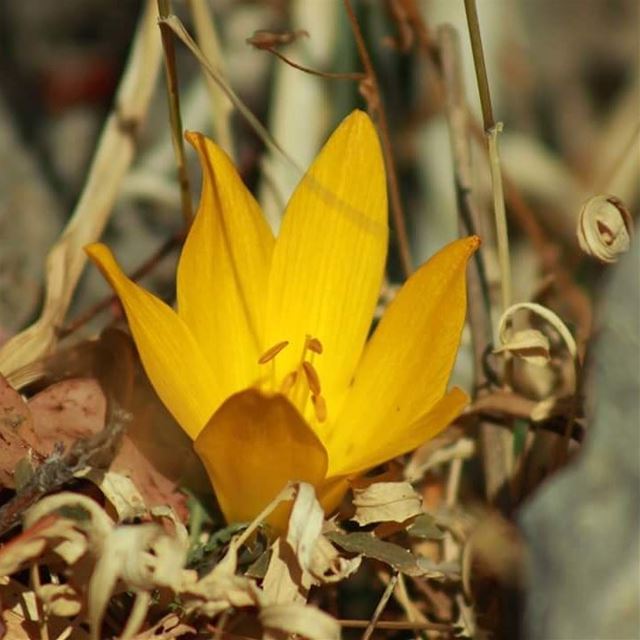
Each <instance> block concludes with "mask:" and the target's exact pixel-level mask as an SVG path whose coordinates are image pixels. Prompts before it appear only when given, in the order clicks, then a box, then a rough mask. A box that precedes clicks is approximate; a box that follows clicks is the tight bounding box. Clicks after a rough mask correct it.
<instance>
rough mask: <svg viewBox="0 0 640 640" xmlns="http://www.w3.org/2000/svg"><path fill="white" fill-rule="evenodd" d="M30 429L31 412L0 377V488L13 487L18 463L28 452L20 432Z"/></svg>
mask: <svg viewBox="0 0 640 640" xmlns="http://www.w3.org/2000/svg"><path fill="white" fill-rule="evenodd" d="M30 428H31V412H30V411H29V407H28V406H27V404H26V402H25V401H24V400H23V399H22V396H20V394H19V393H18V392H17V391H16V390H15V389H14V388H13V387H11V385H10V384H9V383H8V382H7V381H6V380H5V379H4V378H3V377H2V376H0V487H8V488H10V489H13V488H14V487H15V478H14V472H15V468H16V465H17V464H18V461H19V460H21V459H22V458H24V457H25V456H26V455H27V454H28V452H29V444H28V443H27V442H26V441H25V440H24V438H23V437H22V435H21V432H22V431H24V430H27V431H28V430H29V429H30Z"/></svg>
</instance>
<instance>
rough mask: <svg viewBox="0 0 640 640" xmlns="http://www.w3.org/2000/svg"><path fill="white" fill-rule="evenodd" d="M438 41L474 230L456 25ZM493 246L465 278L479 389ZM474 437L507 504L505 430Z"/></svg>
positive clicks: (491, 487)
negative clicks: (487, 258)
mask: <svg viewBox="0 0 640 640" xmlns="http://www.w3.org/2000/svg"><path fill="white" fill-rule="evenodd" d="M438 44H439V46H440V53H441V59H442V77H443V84H444V90H445V98H446V103H445V105H446V111H447V123H448V125H449V137H450V141H451V151H452V157H453V165H454V167H453V168H454V176H455V187H456V195H457V201H458V215H459V219H460V227H461V229H462V232H463V233H467V234H468V233H476V232H477V230H478V229H480V228H481V225H482V212H481V211H480V210H479V208H478V206H477V202H476V201H475V199H474V197H473V192H472V182H471V151H470V146H471V145H470V139H469V114H468V109H467V104H466V97H465V87H464V81H463V78H462V69H461V56H460V43H459V38H458V34H457V32H456V30H455V29H454V28H453V27H451V26H450V25H444V26H442V27H440V28H439V29H438ZM493 249H494V248H493V247H492V246H491V245H490V243H486V244H485V245H484V246H483V249H482V251H481V252H479V253H478V254H476V256H474V259H473V261H472V262H471V264H470V268H469V272H468V278H467V283H468V284H467V288H468V293H467V300H468V305H469V326H470V328H471V342H472V347H473V361H474V368H473V370H474V391H475V393H476V395H477V394H478V393H482V392H483V391H482V390H483V388H484V387H485V386H486V383H487V381H486V379H485V375H484V366H483V364H484V353H485V351H486V349H487V347H488V345H489V344H490V342H491V339H492V327H491V317H490V306H491V300H490V296H489V291H488V284H487V282H486V269H485V268H484V264H483V261H482V260H483V254H486V253H487V251H492V250H493ZM478 428H479V433H480V437H479V442H480V450H481V455H482V459H483V468H484V473H485V495H486V496H487V499H488V500H490V501H491V502H495V501H498V502H500V504H501V506H502V507H503V508H504V509H507V507H508V502H509V501H508V496H507V495H506V493H505V492H504V491H503V489H504V487H506V486H508V479H509V477H510V475H511V469H512V465H513V462H512V455H511V451H512V447H511V435H510V433H509V432H508V431H507V430H505V429H503V428H502V426H501V425H500V424H496V423H495V422H493V421H491V420H488V419H484V420H482V421H481V422H480V424H479V427H478Z"/></svg>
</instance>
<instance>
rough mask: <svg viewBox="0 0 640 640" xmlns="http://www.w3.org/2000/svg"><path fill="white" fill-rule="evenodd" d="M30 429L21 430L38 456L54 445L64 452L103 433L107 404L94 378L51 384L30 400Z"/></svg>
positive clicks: (47, 452)
mask: <svg viewBox="0 0 640 640" xmlns="http://www.w3.org/2000/svg"><path fill="white" fill-rule="evenodd" d="M29 409H30V410H31V414H32V416H33V423H32V425H31V428H30V429H28V428H26V426H25V428H22V429H21V430H20V433H21V435H22V436H23V437H24V439H25V440H26V441H27V442H28V443H29V444H30V445H31V447H33V449H34V450H36V451H37V452H38V453H40V454H41V455H44V456H47V455H50V454H51V453H52V452H53V450H54V447H55V445H56V444H57V443H62V444H63V445H64V447H65V448H68V447H69V446H71V445H72V444H73V443H74V442H76V441H77V440H80V439H82V438H86V437H88V436H92V435H95V434H96V433H98V432H99V431H102V429H103V428H104V423H105V415H106V409H107V401H106V398H105V396H104V393H103V391H102V389H101V388H100V385H99V384H98V382H97V381H96V380H95V379H93V378H72V379H70V380H63V381H62V382H58V383H56V384H52V385H51V386H50V387H47V388H46V389H45V390H44V391H41V392H40V393H38V394H36V395H35V396H33V398H31V399H30V400H29Z"/></svg>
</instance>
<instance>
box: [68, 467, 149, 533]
mask: <svg viewBox="0 0 640 640" xmlns="http://www.w3.org/2000/svg"><path fill="white" fill-rule="evenodd" d="M76 477H77V478H86V479H87V480H91V482H93V483H94V484H95V485H96V486H97V487H98V488H99V489H100V491H102V493H103V494H104V497H105V498H106V499H107V500H108V501H109V502H110V503H111V504H112V505H113V508H114V509H115V511H116V514H117V516H118V522H124V521H127V520H133V519H134V518H139V517H142V516H144V515H146V514H147V511H148V509H147V507H146V505H145V502H144V498H143V497H142V495H141V494H140V492H139V491H138V489H137V487H136V485H135V484H133V482H132V481H131V479H130V478H127V477H126V476H123V475H122V474H120V473H115V472H114V471H106V472H104V471H100V470H98V469H92V468H89V469H85V470H83V471H81V472H80V473H77V474H76Z"/></svg>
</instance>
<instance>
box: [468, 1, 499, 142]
mask: <svg viewBox="0 0 640 640" xmlns="http://www.w3.org/2000/svg"><path fill="white" fill-rule="evenodd" d="M464 9H465V13H466V15H467V26H468V27H469V39H470V40H471V51H472V53H473V63H474V67H475V71H476V79H477V82H478V93H479V94H480V105H481V107H482V120H483V123H484V130H485V131H486V132H488V131H490V130H491V129H493V128H494V127H495V126H496V121H495V119H494V117H493V107H492V105H491V92H490V91H489V80H488V77H487V66H486V64H485V61H484V52H483V49H482V37H481V35H480V22H479V20H478V9H477V8H476V0H464Z"/></svg>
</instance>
